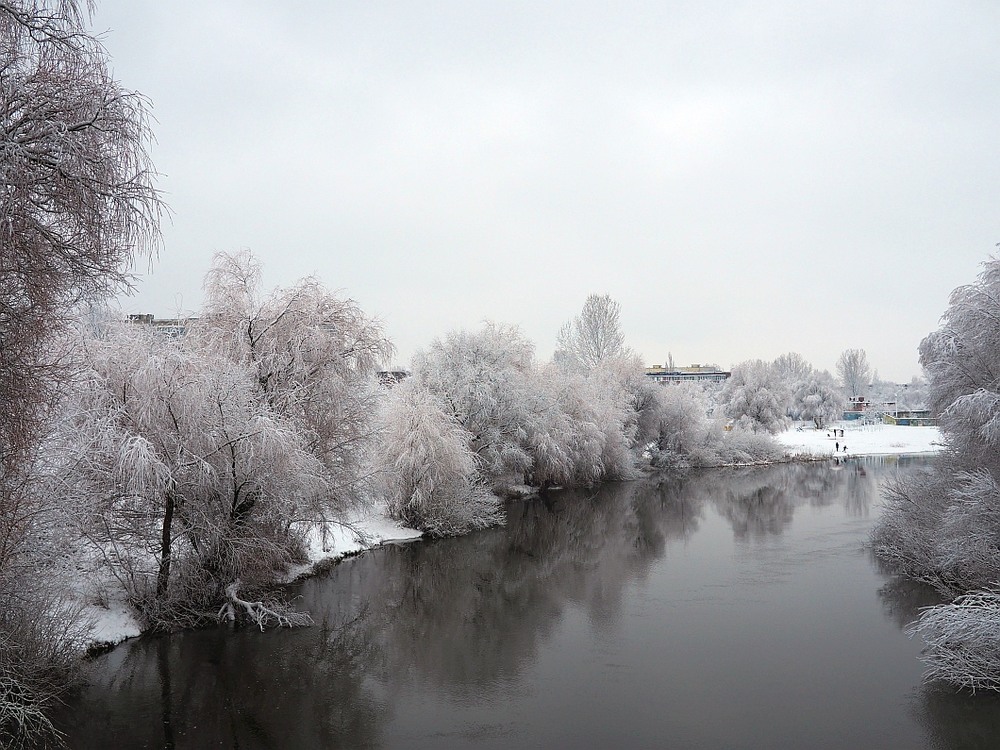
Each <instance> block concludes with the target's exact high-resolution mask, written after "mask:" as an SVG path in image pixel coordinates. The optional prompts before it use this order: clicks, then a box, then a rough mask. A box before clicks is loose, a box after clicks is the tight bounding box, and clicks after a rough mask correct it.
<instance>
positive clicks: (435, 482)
mask: <svg viewBox="0 0 1000 750" xmlns="http://www.w3.org/2000/svg"><path fill="white" fill-rule="evenodd" d="M380 428H381V429H380V431H379V432H380V435H381V438H382V441H381V444H380V446H379V448H378V449H377V450H375V451H374V468H375V473H376V475H377V477H378V482H377V486H378V488H379V489H380V490H381V492H382V493H383V494H384V497H385V498H386V502H387V506H388V510H389V514H390V515H391V516H392V517H393V518H396V519H397V520H399V521H402V522H403V523H405V524H406V525H408V526H412V527H413V528H417V529H420V530H422V531H424V532H426V533H428V534H431V535H432V536H448V535H451V534H462V533H466V532H468V531H472V530H474V529H479V528H485V527H487V526H491V525H493V524H496V523H499V522H501V521H502V520H503V509H502V508H501V506H500V500H499V498H497V496H496V495H494V494H493V493H492V492H490V491H489V489H488V488H487V486H486V485H485V483H484V482H483V479H482V476H481V475H480V473H479V470H478V461H477V457H476V454H475V453H474V452H473V451H472V449H471V448H470V446H469V443H470V440H471V438H472V434H471V433H470V432H469V431H468V430H467V429H465V428H464V427H463V426H462V424H461V423H460V422H459V421H458V419H457V418H456V417H455V415H454V414H453V413H448V409H447V408H446V406H445V404H444V402H443V401H442V400H441V399H440V398H439V397H438V396H435V395H434V394H432V393H431V392H430V391H428V390H426V389H425V388H424V387H423V386H421V385H420V384H419V383H417V381H415V380H412V379H410V380H407V381H404V382H403V383H400V384H399V385H397V386H396V387H394V388H393V389H392V391H391V392H390V393H389V394H388V396H387V398H386V401H385V404H384V407H383V409H382V411H381V416H380Z"/></svg>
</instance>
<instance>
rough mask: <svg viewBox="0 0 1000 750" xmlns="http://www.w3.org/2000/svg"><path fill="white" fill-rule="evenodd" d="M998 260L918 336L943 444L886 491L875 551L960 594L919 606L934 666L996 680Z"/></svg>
mask: <svg viewBox="0 0 1000 750" xmlns="http://www.w3.org/2000/svg"><path fill="white" fill-rule="evenodd" d="M997 320H1000V261H998V260H997V259H991V260H989V261H988V262H986V263H985V264H984V268H983V271H982V273H980V275H979V277H978V278H977V279H976V281H975V282H973V283H972V284H969V285H966V286H962V287H959V288H958V289H956V290H955V291H954V292H953V293H952V295H951V299H950V304H949V306H948V309H947V311H946V312H945V314H944V316H943V317H942V322H941V326H940V327H939V328H938V330H937V331H935V332H933V333H931V334H930V335H929V336H927V338H925V339H924V340H923V342H922V343H921V345H920V361H921V363H922V364H923V366H924V368H925V370H926V372H927V374H928V379H929V394H930V402H931V406H932V408H933V409H934V410H935V411H936V412H938V413H939V414H940V425H941V429H942V432H943V433H944V435H945V436H946V438H947V449H946V450H945V451H944V452H943V453H942V454H941V457H940V458H939V459H938V461H936V462H935V464H934V467H933V468H932V469H931V470H930V471H928V472H926V473H924V474H920V475H915V476H912V477H911V478H909V479H907V480H906V481H900V482H897V483H896V484H895V485H893V486H891V487H890V488H889V490H888V492H887V493H886V498H885V499H886V504H887V507H886V510H885V512H884V513H883V515H882V518H881V520H880V521H879V523H878V525H877V527H876V529H875V531H874V533H873V537H872V540H873V545H874V550H875V553H876V554H877V555H878V556H879V557H881V558H882V559H884V560H886V561H888V562H889V563H890V564H891V565H892V566H893V568H894V569H895V570H896V571H898V572H899V573H901V574H903V575H905V576H908V577H911V578H914V579H917V580H920V581H924V582H926V583H928V584H930V585H932V586H933V587H934V588H936V589H937V590H938V591H939V592H940V593H941V594H943V595H945V596H948V597H956V598H955V600H954V601H953V602H952V603H950V604H946V605H942V606H940V607H931V608H928V609H926V610H924V612H923V613H922V614H921V616H920V618H919V620H917V622H916V623H914V625H913V626H912V629H911V632H912V633H914V634H919V635H920V636H922V637H923V638H924V641H925V645H926V647H925V650H924V658H925V660H926V661H927V663H928V667H929V669H928V676H929V677H931V678H939V679H943V680H946V681H949V682H952V683H955V684H957V685H962V686H966V687H969V688H972V689H974V690H975V689H992V690H1000V631H998V630H997V627H996V624H997V622H1000V598H998V591H1000V554H998V550H1000V451H998V448H1000V327H998V326H997Z"/></svg>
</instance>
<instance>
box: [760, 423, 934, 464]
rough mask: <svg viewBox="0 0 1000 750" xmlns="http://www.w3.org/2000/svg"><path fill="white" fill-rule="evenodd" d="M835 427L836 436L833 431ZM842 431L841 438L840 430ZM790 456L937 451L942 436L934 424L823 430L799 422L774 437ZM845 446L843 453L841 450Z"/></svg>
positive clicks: (840, 426) (839, 426) (845, 426)
mask: <svg viewBox="0 0 1000 750" xmlns="http://www.w3.org/2000/svg"><path fill="white" fill-rule="evenodd" d="M834 429H836V430H837V434H836V437H835V436H834V435H833V430H834ZM841 430H843V432H844V434H843V437H841V435H840V431H841ZM776 437H777V439H778V442H779V443H781V445H783V446H784V447H785V449H786V450H787V451H788V452H789V454H791V455H794V456H817V457H822V456H832V455H834V454H835V453H836V454H837V455H839V456H845V455H846V456H874V455H887V454H902V453H907V454H910V453H937V452H938V451H940V450H941V448H942V447H943V446H942V443H943V438H942V437H941V431H940V430H939V429H938V428H937V427H902V426H899V425H888V424H874V425H862V424H859V423H857V422H837V423H836V424H835V425H833V426H832V427H827V428H826V429H823V430H817V429H815V428H814V427H813V426H812V424H811V423H808V424H805V423H799V424H797V425H796V426H794V427H792V428H791V429H790V430H786V431H785V432H783V433H781V434H779V435H777V436H776ZM845 447H846V449H847V450H846V453H845V450H844V449H845Z"/></svg>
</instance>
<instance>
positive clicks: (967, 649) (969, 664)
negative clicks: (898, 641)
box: [907, 590, 1000, 691]
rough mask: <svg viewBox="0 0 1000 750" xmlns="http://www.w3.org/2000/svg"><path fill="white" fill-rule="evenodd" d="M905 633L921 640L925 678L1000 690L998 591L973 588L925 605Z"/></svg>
mask: <svg viewBox="0 0 1000 750" xmlns="http://www.w3.org/2000/svg"><path fill="white" fill-rule="evenodd" d="M907 633H908V634H909V635H919V636H920V637H921V638H922V639H923V641H924V650H923V652H922V654H921V658H922V659H923V661H924V663H925V664H926V665H927V671H926V672H925V673H924V677H925V678H926V679H928V680H944V681H946V682H950V683H952V684H954V685H958V686H960V687H966V688H969V689H971V690H973V691H975V690H1000V593H998V592H996V591H993V590H983V591H973V592H971V593H968V594H964V595H963V596H960V597H958V598H957V599H955V601H953V602H951V603H950V604H942V605H939V606H936V607H928V608H926V609H924V610H923V611H922V612H921V613H920V618H919V619H918V620H917V622H915V623H914V624H913V625H911V626H910V628H909V629H908V630H907Z"/></svg>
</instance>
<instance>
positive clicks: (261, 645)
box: [61, 458, 1000, 750]
mask: <svg viewBox="0 0 1000 750" xmlns="http://www.w3.org/2000/svg"><path fill="white" fill-rule="evenodd" d="M927 460H928V459H895V458H885V459H880V458H869V459H855V460H851V461H847V462H845V463H843V464H840V465H834V464H830V463H815V464H801V463H800V464H785V465H778V466H771V467H763V468H752V469H726V470H715V471H708V472H703V473H697V474H693V475H689V476H687V477H684V478H679V479H677V478H671V479H662V478H661V479H656V480H644V481H637V482H624V483H615V484H607V485H603V486H601V487H600V488H597V489H594V490H591V491H580V490H573V491H560V492H555V493H551V494H550V495H548V496H547V497H545V498H543V499H535V500H529V501H519V502H513V503H510V504H509V505H508V523H507V525H506V526H505V527H503V528H497V529H492V530H489V531H485V532H480V533H476V534H472V535H470V536H467V537H462V538H457V539H445V540H439V541H433V542H417V543H413V544H408V545H405V546H387V547H383V548H381V549H377V550H373V551H371V552H369V553H366V554H364V555H361V556H359V557H356V558H351V559H348V560H346V561H344V562H342V563H341V564H339V565H337V566H335V567H334V568H333V569H332V570H331V571H330V572H329V573H327V574H324V575H321V576H318V577H315V578H312V579H310V580H307V581H304V582H302V583H300V584H298V585H296V586H295V587H294V589H293V591H292V593H293V594H294V595H296V596H298V597H299V599H298V600H297V603H298V605H299V606H300V607H302V608H304V609H307V610H309V611H310V612H311V613H312V615H313V617H314V619H315V620H316V625H315V626H313V627H311V628H303V629H298V630H282V631H269V632H266V633H261V632H260V631H258V630H254V629H250V628H246V629H242V630H237V631H232V630H230V629H229V628H227V627H221V626H220V627H219V628H217V629H210V630H204V631H198V632H189V633H182V634H178V635H174V636H170V637H160V638H141V639H138V640H136V641H133V642H130V643H126V644H125V645H123V646H121V647H119V648H117V649H115V650H114V651H112V652H111V653H109V654H106V655H104V656H102V657H100V658H98V659H95V660H94V661H93V662H92V663H91V664H89V666H88V670H89V677H90V680H91V687H90V688H89V689H88V690H87V691H85V692H84V694H83V695H81V696H80V697H79V698H78V699H76V700H75V701H74V702H73V704H72V705H71V706H70V707H69V709H68V710H67V712H66V713H65V714H64V715H63V716H62V717H61V723H62V727H63V729H64V731H66V733H67V735H68V739H69V745H70V747H77V748H102V749H107V748H112V747H113V748H143V747H150V748H153V747H156V748H159V747H176V748H207V747H239V748H364V747H385V748H408V749H413V748H464V747H474V748H616V749H620V748H661V747H676V748H734V749H735V748H815V749H819V748H851V749H852V750H857V749H858V748H978V747H982V748H994V747H997V746H1000V698H998V697H997V696H995V695H983V694H979V695H975V696H973V695H968V694H956V693H955V692H954V691H953V690H950V689H948V688H942V687H940V686H934V685H924V684H923V683H922V681H921V671H922V665H921V664H920V662H919V660H918V654H919V651H920V644H919V642H916V641H913V640H911V639H909V638H907V636H906V635H905V633H904V632H903V627H904V626H905V624H906V623H908V622H910V621H911V620H912V619H914V617H915V614H916V612H917V609H918V607H920V606H922V605H925V604H930V603H934V602H936V601H937V599H936V598H935V596H934V594H933V593H932V592H930V591H928V590H926V589H923V588H922V587H920V586H916V585H912V584H907V583H906V582H903V581H900V580H898V579H895V578H893V577H892V576H890V575H888V574H886V573H885V572H884V571H883V570H881V569H880V566H879V565H878V563H877V562H876V561H875V560H874V559H873V558H872V556H871V555H870V553H869V552H868V551H867V550H865V548H864V544H865V542H866V540H867V537H868V533H869V530H870V529H871V525H872V523H873V521H874V519H875V517H876V516H877V514H878V487H879V485H880V483H881V482H884V481H886V480H887V479H890V478H891V477H892V476H894V475H895V474H896V473H897V472H908V471H921V470H922V467H923V466H925V465H926V461H927Z"/></svg>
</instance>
